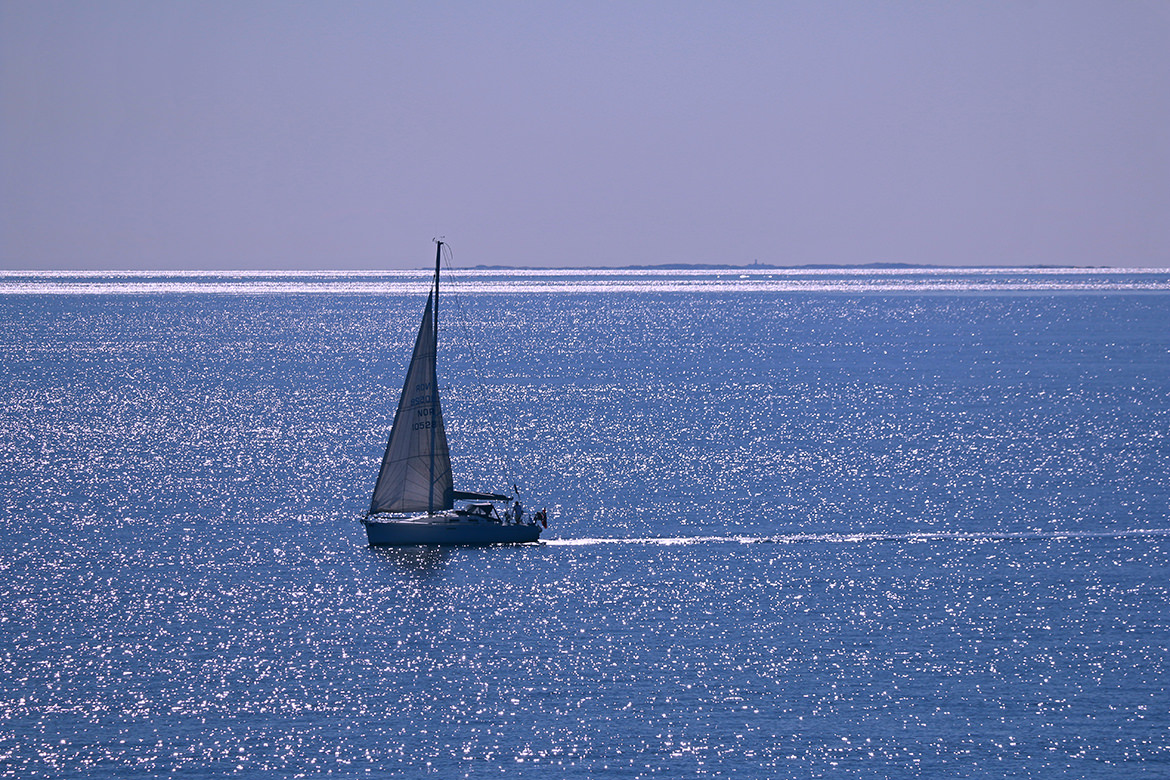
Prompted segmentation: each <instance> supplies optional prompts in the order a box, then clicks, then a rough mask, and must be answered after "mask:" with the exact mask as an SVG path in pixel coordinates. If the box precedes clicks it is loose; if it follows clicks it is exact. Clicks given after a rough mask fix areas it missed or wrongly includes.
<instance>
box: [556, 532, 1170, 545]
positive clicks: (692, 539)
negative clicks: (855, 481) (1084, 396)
mask: <svg viewBox="0 0 1170 780" xmlns="http://www.w3.org/2000/svg"><path fill="white" fill-rule="evenodd" d="M1162 536H1170V528H1140V529H1134V530H1128V531H1023V532H1018V533H997V532H990V533H929V532H926V533H904V534H889V533H858V534H799V533H797V534H767V535H763V536H753V535H736V536H647V537H595V538H584V539H548V540H546V541H545V544H548V545H552V546H557V547H587V546H591V545H605V544H643V545H657V546H661V547H672V546H678V545H687V544H808V543H830V544H856V543H865V542H942V541H956V542H1000V541H1011V540H1064V539H1128V538H1135V537H1136V538H1140V537H1162Z"/></svg>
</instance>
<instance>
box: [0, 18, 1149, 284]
mask: <svg viewBox="0 0 1170 780" xmlns="http://www.w3.org/2000/svg"><path fill="white" fill-rule="evenodd" d="M439 235H443V236H446V238H447V239H448V241H450V242H451V244H452V246H453V247H454V249H455V259H456V262H457V264H459V265H477V264H515V265H548V266H584V265H603V266H604V265H627V264H635V263H637V264H642V263H673V262H695V263H712V262H730V263H750V262H752V261H753V260H758V261H759V262H761V263H776V264H781V265H794V264H803V263H869V262H909V263H937V264H943V265H1018V264H1034V263H1039V264H1070V265H1109V266H1129V267H1134V266H1145V267H1168V266H1170V2H1166V0H1153V1H1152V2H1151V1H1143V0H1126V1H1125V2H1116V1H1115V0H1105V1H1104V2H1076V1H1075V0H1054V1H1051V2H1050V1H1048V0H1035V1H1033V2H1022V1H1019V0H1013V1H1012V2H994V1H993V2H973V1H972V2H925V1H923V2H869V1H868V0H867V1H864V2H862V1H860V0H859V1H857V2H833V1H832V0H808V1H807V2H783V1H782V0H771V1H770V2H760V3H755V2H746V1H742V0H735V1H734V2H731V1H729V2H682V1H679V0H671V1H670V2H637V1H626V0H622V1H621V2H604V1H603V0H590V1H589V2H536V1H533V2H509V1H508V0H501V1H500V2H443V1H442V0H439V1H438V2H422V1H421V0H420V1H419V2H353V1H348V2H324V0H322V1H321V2H272V3H268V2H254V1H250V0H232V2H155V0H146V1H144V2H122V1H120V0H119V1H113V0H93V1H92V2H88V1H87V2H82V1H80V0H78V1H75V2H59V1H57V0H0V268H6V269H81V268H87V269H207V270H215V269H284V268H287V269H373V268H413V267H425V266H426V265H427V264H428V262H429V261H430V260H431V258H432V257H433V254H432V251H433V250H432V245H431V243H430V241H431V238H432V237H434V236H439Z"/></svg>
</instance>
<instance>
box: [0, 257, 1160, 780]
mask: <svg viewBox="0 0 1170 780" xmlns="http://www.w3.org/2000/svg"><path fill="white" fill-rule="evenodd" d="M476 273H478V274H479V276H478V281H477V280H476V278H477V277H476V276H475V274H471V275H469V276H470V279H469V278H468V277H465V276H462V275H461V276H460V277H457V278H454V279H453V282H452V287H453V288H454V289H457V290H459V291H460V292H461V294H460V295H459V296H458V297H450V298H445V299H444V304H443V306H444V308H443V318H444V319H443V325H442V327H441V332H440V339H441V340H442V343H443V346H442V355H441V360H442V364H441V367H440V383H441V385H442V386H443V388H444V393H445V396H444V404H445V408H444V414H445V417H446V418H447V419H448V423H449V431H448V435H449V439H450V442H451V447H452V451H453V462H454V468H455V473H456V475H457V480H456V487H457V488H467V489H477V488H478V489H493V490H495V489H501V488H504V489H507V487H508V486H510V485H512V484H517V485H519V486H520V488H521V490H522V491H523V492H524V495H525V496H528V497H529V502H530V505H531V506H547V507H548V508H549V514H550V520H551V522H550V528H549V530H548V532H546V534H545V538H546V543H545V544H542V545H535V546H520V547H498V548H485V549H437V548H418V549H379V550H374V549H370V548H368V547H366V546H365V536H364V532H363V530H362V528H361V526H360V524H359V523H358V522H357V517H358V516H359V514H360V513H361V511H362V510H363V509H364V508H365V506H366V505H367V504H368V501H369V494H370V491H371V490H372V486H373V480H374V477H375V474H376V470H377V467H378V462H379V461H380V458H381V450H382V447H383V446H384V443H385V437H386V435H387V432H388V428H389V424H390V420H391V418H392V416H393V411H394V408H395V404H396V401H397V396H398V390H399V386H400V383H401V380H402V376H403V374H404V372H405V364H406V361H407V359H408V357H409V350H410V344H411V343H412V340H413V336H414V331H415V330H416V328H417V324H418V323H417V320H418V317H419V316H420V315H421V310H422V303H423V301H422V300H421V298H420V296H419V290H420V289H421V287H425V276H424V275H423V274H419V273H404V274H400V275H398V276H395V275H351V276H344V275H335V276H331V277H326V278H324V279H323V277H322V276H321V275H316V276H310V277H304V276H303V275H302V276H296V275H287V276H274V275H248V274H242V275H234V276H231V275H229V276H215V275H202V276H198V277H194V278H192V277H175V276H170V277H165V278H158V277H156V276H147V275H124V276H104V277H98V276H85V277H84V278H74V277H68V278H63V276H62V275H54V276H44V275H41V276H37V275H31V274H25V275H19V274H8V275H6V276H0V356H2V357H3V361H4V367H5V368H4V372H3V374H2V379H0V398H2V399H3V404H2V408H0V433H2V435H0V511H2V513H3V514H2V520H3V524H4V531H5V533H4V540H3V544H4V545H5V553H6V554H5V555H3V556H2V557H0V599H2V602H0V603H3V605H4V606H3V610H0V639H2V640H3V641H2V642H0V776H4V777H97V778H106V777H109V778H137V777H143V778H145V777H160V776H168V777H218V776H240V777H258V776H259V777H264V776H269V777H295V776H303V777H325V776H341V777H367V776H369V777H394V776H399V777H420V776H435V777H463V776H471V777H479V776H518V777H565V778H575V777H579V778H591V777H601V776H605V777H629V778H634V777H652V776H654V777H724V776H735V777H755V778H758V777H776V778H786V777H798V778H799V777H833V776H845V777H873V778H882V777H890V778H898V777H1013V776H1014V777H1031V776H1036V775H1039V774H1044V775H1045V776H1054V777H1070V778H1071V777H1102V778H1104V777H1117V776H1127V777H1166V776H1168V775H1170V690H1168V684H1170V674H1168V669H1167V661H1168V656H1170V649H1168V648H1170V489H1168V483H1170V477H1168V476H1167V475H1168V473H1170V443H1168V441H1167V437H1168V435H1170V326H1168V325H1167V323H1170V285H1168V281H1170V275H1167V274H1165V273H1150V272H1146V273H1141V272H1105V271H1069V272H1058V271H1053V270H1044V271H1027V272H1020V273H1018V274H1015V275H1013V274H1011V273H1008V272H1003V271H994V272H983V273H978V272H974V271H968V272H961V273H960V272H955V273H951V274H948V273H944V272H930V273H926V272H922V273H919V274H915V273H911V272H907V271H898V272H873V273H868V274H866V273H852V274H850V273H845V272H837V273H823V274H820V275H819V276H818V274H815V273H811V272H810V273H805V274H803V275H799V279H797V278H796V276H793V277H791V278H783V279H780V281H776V279H775V278H771V279H762V278H761V277H764V276H766V274H765V273H764V272H759V273H756V272H752V273H745V274H742V276H743V277H744V278H742V279H741V278H740V275H734V276H729V275H728V274H727V273H726V272H722V273H720V272H716V271H710V272H705V273H697V272H693V273H686V274H684V273H681V272H678V271H663V272H641V273H632V272H620V273H619V272H610V273H594V274H556V273H552V272H544V273H542V274H536V273H535V272H534V273H532V274H527V275H525V274H517V275H514V276H512V275H509V274H507V273H505V272H503V271H480V272H476ZM775 276H776V274H773V277H775ZM780 276H783V275H780ZM458 279H462V281H459V280H458ZM680 279H681V280H682V282H680V281H679V280H680ZM794 279H795V280H796V281H799V282H800V285H798V286H794V285H793V284H792V283H793V281H794ZM684 283H685V284H684ZM459 285H463V286H462V289H460V288H459Z"/></svg>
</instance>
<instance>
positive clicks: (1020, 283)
mask: <svg viewBox="0 0 1170 780" xmlns="http://www.w3.org/2000/svg"><path fill="white" fill-rule="evenodd" d="M429 284H430V272H429V271H423V270H409V271H406V270H399V271H235V272H222V273H221V272H214V273H210V272H202V271H169V272H157V271H135V272H121V273H111V272H97V271H55V272H29V271H0V293H9V294H12V293H18V294H26V295H27V294H44V293H71V294H78V293H99V294H110V293H163V292H185V293H248V294H264V293H327V294H337V293H364V294H380V295H386V294H391V295H394V294H398V295H401V294H408V295H413V294H420V293H423V292H425V291H426V289H427V287H428V285H429ZM446 285H447V286H446V289H447V290H448V291H450V292H463V293H585V292H621V291H627V292H635V291H636V292H731V291H736V292H931V291H964V292H978V291H1005V290H1017V291H1026V290H1033V291H1035V290H1049V291H1051V290H1095V291H1103V290H1170V275H1168V274H1167V273H1166V272H1165V271H1163V270H1152V269H1124V268H929V267H923V268H817V267H814V268H772V267H768V266H758V267H755V266H748V267H730V266H729V267H726V268H693V267H692V268H687V267H679V268H669V269H667V268H539V269H538V268H515V269H507V270H495V269H492V270H487V269H475V268H470V269H460V270H459V271H458V272H457V273H455V274H453V275H452V276H450V277H448V280H447V282H446Z"/></svg>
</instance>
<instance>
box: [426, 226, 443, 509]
mask: <svg viewBox="0 0 1170 780" xmlns="http://www.w3.org/2000/svg"><path fill="white" fill-rule="evenodd" d="M442 256H443V242H442V241H440V240H439V239H435V310H434V315H435V320H434V333H435V360H436V362H438V356H439V268H440V260H441V259H442ZM438 405H439V375H438V372H437V371H436V372H434V373H433V374H432V375H431V490H430V499H429V503H428V506H427V514H434V513H435V487H434V486H435V429H436V427H437V426H436V425H435V422H436V421H437V420H438V419H439V415H438V409H437V407H438Z"/></svg>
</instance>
